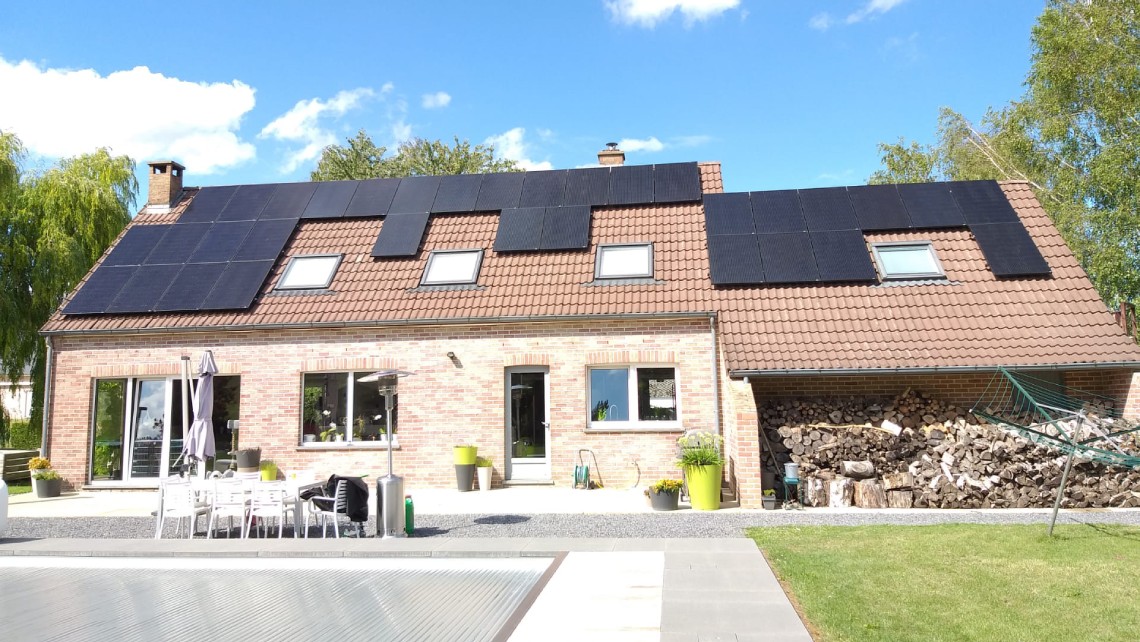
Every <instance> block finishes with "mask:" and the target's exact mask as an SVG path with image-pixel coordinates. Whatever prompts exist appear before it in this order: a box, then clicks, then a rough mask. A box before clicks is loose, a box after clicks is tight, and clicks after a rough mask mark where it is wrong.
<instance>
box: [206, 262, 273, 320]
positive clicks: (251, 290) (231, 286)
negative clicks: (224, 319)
mask: <svg viewBox="0 0 1140 642" xmlns="http://www.w3.org/2000/svg"><path fill="white" fill-rule="evenodd" d="M272 269H273V261H235V262H233V263H230V264H228V265H227V266H226V269H225V270H224V271H223V272H222V276H220V277H218V281H217V283H215V284H214V289H212V290H210V293H209V294H208V295H206V299H205V300H204V301H203V302H202V305H201V306H200V307H199V308H198V309H200V310H237V309H245V308H248V307H249V306H250V305H251V304H252V303H253V299H254V297H256V296H257V293H258V292H259V291H261V286H262V285H263V284H264V283H265V277H267V276H269V271H270V270H272Z"/></svg>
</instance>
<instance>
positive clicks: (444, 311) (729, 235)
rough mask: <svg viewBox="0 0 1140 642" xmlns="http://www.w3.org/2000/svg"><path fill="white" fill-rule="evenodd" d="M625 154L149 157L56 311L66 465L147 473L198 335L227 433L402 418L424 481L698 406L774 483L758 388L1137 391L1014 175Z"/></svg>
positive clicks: (741, 485)
mask: <svg viewBox="0 0 1140 642" xmlns="http://www.w3.org/2000/svg"><path fill="white" fill-rule="evenodd" d="M623 161H624V154H622V152H620V151H619V150H616V149H607V150H603V151H602V152H600V153H599V163H600V165H601V166H600V167H595V168H586V169H575V170H560V171H544V172H528V173H517V174H488V175H463V176H447V177H412V178H405V179H376V180H368V181H343V182H332V183H292V184H279V185H240V186H227V187H205V188H198V189H194V188H184V187H183V185H182V179H183V173H184V171H185V170H184V168H183V167H182V166H181V165H179V164H177V163H175V162H172V161H162V162H155V163H152V164H151V168H152V173H151V177H150V183H149V194H148V202H147V205H146V207H145V208H143V210H142V211H141V212H140V213H139V214H138V216H136V217H135V219H134V220H133V222H132V223H131V225H130V226H128V228H127V229H126V230H125V231H124V232H123V234H122V235H121V236H120V238H119V239H118V240H117V242H116V244H115V245H114V246H112V247H111V248H110V249H109V250H108V252H107V253H106V254H105V255H104V257H103V258H102V259H101V261H100V262H99V264H97V265H96V266H95V268H94V269H93V270H92V272H91V273H90V274H88V276H87V277H86V278H85V280H84V282H83V283H81V284H80V285H79V286H78V288H77V289H76V291H75V292H74V293H73V294H72V295H71V296H70V297H69V299H68V300H67V301H66V302H65V303H64V305H63V306H62V307H61V309H60V310H59V311H58V312H57V313H56V314H55V315H54V316H53V317H52V318H51V319H50V320H49V321H48V323H47V324H46V325H45V326H44V328H43V333H44V335H45V337H46V340H47V342H48V347H49V351H50V352H49V354H50V357H49V364H48V367H49V368H50V374H49V377H48V379H49V390H48V391H47V400H48V404H47V411H46V413H45V414H46V417H47V418H46V422H47V426H48V432H47V443H48V446H49V450H50V454H51V457H52V461H53V463H54V464H55V466H56V468H57V469H58V470H60V471H61V473H62V474H63V475H64V476H65V477H66V479H67V480H68V483H70V484H71V485H73V486H80V485H82V486H90V487H94V488H98V487H121V486H144V487H145V486H147V485H154V484H156V483H157V480H158V479H159V478H160V477H162V476H165V475H166V474H168V473H169V472H170V471H171V470H172V469H174V462H175V460H176V459H177V455H178V452H179V451H180V449H181V439H182V435H183V429H184V423H185V422H184V419H183V417H182V414H181V412H179V410H178V409H179V408H180V407H181V404H182V402H181V398H182V390H181V387H180V386H179V385H178V374H179V368H180V360H181V359H182V357H184V356H189V357H191V358H192V359H195V360H196V359H197V356H198V355H199V354H200V353H201V352H202V351H204V350H212V351H213V353H214V356H215V358H216V361H217V363H218V367H219V370H220V372H219V375H218V377H217V379H216V389H217V392H218V395H219V401H218V403H217V404H216V407H215V413H214V424H215V431H216V440H217V441H218V444H219V450H220V451H223V450H228V449H229V447H231V446H236V445H240V446H241V447H252V446H259V447H261V448H262V451H263V455H262V456H263V458H267V459H271V460H273V461H274V462H275V463H277V464H278V466H279V467H280V468H281V469H282V470H284V471H285V472H289V471H295V470H313V471H317V472H320V473H329V472H343V473H349V472H355V473H369V474H373V475H376V474H379V473H381V472H382V471H383V470H385V462H386V454H385V450H384V447H386V446H387V445H388V441H387V440H388V439H389V435H388V434H387V431H386V426H387V425H388V421H389V420H390V421H391V423H392V425H393V427H394V430H393V434H392V435H391V439H392V445H393V447H394V448H396V453H395V462H396V464H395V467H396V470H397V471H398V472H399V473H400V474H401V475H404V476H405V479H406V483H407V484H408V485H409V486H411V487H415V486H448V485H450V484H452V483H453V482H452V481H451V480H452V479H453V470H452V459H451V446H452V445H455V444H464V443H473V444H477V445H478V446H479V452H480V454H481V455H485V456H489V457H490V458H491V459H492V460H493V462H494V467H495V473H494V475H495V480H496V483H502V484H551V483H553V484H556V485H568V484H570V483H571V482H572V479H573V470H574V466H575V465H576V464H578V463H579V461H580V459H579V458H585V459H586V462H587V463H589V464H591V466H592V468H593V471H592V472H593V474H594V478H595V479H598V480H600V481H602V483H604V484H605V485H607V486H611V487H628V486H631V485H634V484H638V483H641V484H644V483H646V482H648V481H652V480H654V479H657V478H661V477H675V476H677V474H678V473H677V471H676V468H675V465H674V463H673V461H674V459H675V457H676V454H677V445H676V440H677V438H678V437H679V436H680V435H681V434H682V433H683V432H684V431H687V430H695V429H700V430H710V431H715V432H718V433H720V434H722V435H723V436H724V438H725V453H726V456H727V458H728V460H729V464H728V466H726V473H725V475H726V477H725V483H726V485H727V486H729V487H730V488H731V489H732V491H734V492H736V493H737V496H738V498H739V500H740V502H741V505H742V506H746V507H748V506H758V505H759V503H760V486H761V481H760V455H761V452H760V443H759V436H758V429H757V426H758V417H757V406H758V403H759V402H760V401H761V400H764V399H767V398H773V397H777V398H778V397H785V396H788V397H794V396H802V395H813V394H836V393H840V394H896V393H897V392H899V391H900V390H901V389H902V388H903V387H905V386H916V387H922V388H924V389H928V390H930V391H931V392H934V393H938V394H941V395H944V396H946V397H947V398H948V399H951V400H953V401H959V402H962V403H968V402H970V401H972V400H974V399H976V398H977V397H978V394H979V393H980V392H981V390H982V388H983V387H984V385H985V383H986V381H987V380H988V378H989V377H990V376H991V374H992V372H993V371H994V369H995V368H997V367H999V366H1006V367H1017V368H1028V369H1038V370H1043V371H1048V372H1050V373H1051V374H1050V376H1055V377H1060V378H1063V379H1064V381H1065V383H1066V384H1068V385H1075V386H1077V387H1082V388H1086V389H1091V390H1094V391H1101V392H1104V393H1107V394H1111V395H1114V396H1116V397H1118V398H1121V399H1127V403H1128V404H1129V410H1130V411H1133V412H1135V411H1136V410H1137V408H1136V406H1135V405H1136V403H1137V399H1138V398H1140V397H1137V393H1136V389H1137V386H1135V385H1134V374H1133V373H1134V371H1135V370H1136V369H1137V366H1138V365H1140V348H1137V346H1136V345H1135V344H1134V343H1133V342H1132V340H1131V339H1130V338H1129V337H1128V336H1126V335H1125V334H1124V332H1123V331H1122V330H1121V329H1120V328H1119V327H1118V326H1117V325H1115V324H1114V321H1113V318H1112V316H1111V314H1110V313H1109V312H1108V311H1107V310H1106V309H1105V306H1104V305H1103V304H1102V303H1101V301H1100V299H1099V298H1098V296H1097V294H1096V292H1095V290H1094V289H1093V288H1092V286H1091V284H1090V283H1089V280H1088V278H1087V277H1086V276H1085V274H1084V273H1083V271H1082V270H1081V268H1080V267H1079V266H1078V264H1077V262H1076V260H1075V259H1074V257H1073V255H1072V253H1071V252H1070V251H1069V250H1068V249H1067V247H1066V246H1065V244H1064V243H1063V241H1062V240H1061V238H1060V236H1059V235H1058V233H1057V231H1056V229H1055V228H1054V227H1053V225H1052V224H1051V223H1050V222H1049V220H1048V218H1047V217H1046V215H1045V214H1044V212H1043V211H1042V209H1041V207H1040V206H1039V204H1038V203H1037V202H1036V201H1035V200H1034V197H1033V195H1032V193H1031V192H1030V191H1029V189H1028V187H1027V186H1026V185H1025V184H1023V183H1016V182H1013V183H1002V184H998V183H994V182H985V181H983V182H968V183H938V184H928V185H917V186H913V185H911V186H907V185H899V186H893V185H889V186H860V187H850V188H826V189H813V190H784V191H772V192H751V193H736V194H725V193H723V184H722V180H721V174H720V166H719V164H717V163H677V164H667V165H655V166H653V165H644V166H634V165H625V164H624V162H623ZM388 369H395V370H403V371H407V372H411V373H413V374H412V375H411V376H408V377H405V378H402V379H399V380H398V381H397V382H395V383H396V385H397V405H396V410H394V411H393V413H392V416H391V417H389V416H387V414H386V406H385V403H384V398H383V397H382V396H381V395H380V394H379V392H378V388H377V384H376V383H374V382H371V381H361V378H362V377H365V376H366V375H368V374H370V373H373V372H375V371H380V370H388ZM231 420H232V421H236V424H235V423H231ZM235 426H236V428H237V430H236V435H235V434H234V431H233V430H232V428H233V427H235ZM587 451H588V452H587ZM591 456H592V458H591ZM595 459H596V465H594V464H595V461H594V460H595Z"/></svg>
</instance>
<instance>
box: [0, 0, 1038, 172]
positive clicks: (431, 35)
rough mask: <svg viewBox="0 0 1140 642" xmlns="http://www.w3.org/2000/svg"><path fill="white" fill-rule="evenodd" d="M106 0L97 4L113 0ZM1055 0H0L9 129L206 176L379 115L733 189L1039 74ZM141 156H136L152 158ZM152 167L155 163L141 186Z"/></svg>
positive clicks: (259, 165) (40, 150) (308, 148)
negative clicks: (708, 178) (676, 167)
mask: <svg viewBox="0 0 1140 642" xmlns="http://www.w3.org/2000/svg"><path fill="white" fill-rule="evenodd" d="M96 6H98V8H97V9H96ZM1042 8H1043V3H1042V2H1025V1H1018V2H1008V1H1007V2H993V0H988V1H983V0H954V1H953V2H946V1H943V0H833V1H830V2H824V1H813V0H802V1H796V2H774V1H760V0H575V1H542V2H539V1H534V0H513V1H502V2H499V1H496V2H472V1H470V0H455V1H452V0H447V1H443V0H441V1H438V2H428V1H419V2H347V1H346V2H337V3H315V2H275V3H268V2H210V1H207V2H182V3H179V2H161V1H159V2H156V1H155V0H148V1H147V2H125V1H124V2H111V3H99V4H98V5H93V4H90V3H83V4H80V3H73V2H52V1H49V0H39V1H37V2H31V1H15V0H13V1H11V2H5V3H3V4H2V5H0V87H2V88H3V90H2V93H0V129H2V130H5V131H14V132H15V133H17V134H18V135H19V136H20V137H21V138H22V139H23V141H24V143H25V146H27V147H28V148H29V149H30V150H31V151H32V152H33V163H36V162H44V159H50V158H55V157H60V156H68V155H74V154H78V153H83V152H86V151H91V150H93V149H94V148H96V147H99V146H109V147H111V148H112V150H113V151H114V152H115V153H124V154H129V155H130V156H131V157H132V158H135V159H136V160H138V161H146V160H154V159H158V158H174V159H175V160H178V161H180V162H182V163H183V164H185V165H186V166H187V178H186V182H187V184H189V185H216V184H231V183H252V182H277V181H292V180H306V179H307V178H308V172H309V170H311V169H312V168H313V167H314V166H315V164H316V157H317V155H318V154H319V150H320V149H321V148H322V147H323V146H324V145H325V144H328V143H330V142H343V140H344V138H346V137H348V136H351V135H352V134H353V133H355V131H356V130H357V129H360V128H364V129H365V130H367V131H368V132H369V133H370V134H371V135H372V136H373V139H374V140H375V141H376V142H377V143H378V144H384V145H388V146H389V147H394V144H395V143H396V142H398V141H399V140H403V139H405V138H407V137H409V136H418V137H423V138H429V139H435V138H442V139H445V140H450V138H451V137H452V136H454V135H458V136H459V137H460V138H466V139H470V140H471V141H472V142H475V143H481V142H488V141H489V142H494V143H495V144H496V146H497V149H498V151H499V152H500V153H502V154H503V155H506V156H508V157H511V158H514V159H516V160H518V161H519V162H520V163H522V164H523V165H524V166H526V167H530V168H549V167H553V168H570V167H578V166H583V165H588V164H590V163H593V162H596V152H597V150H599V149H601V148H602V146H603V145H604V143H606V142H607V141H621V142H622V147H623V148H624V149H625V150H626V152H627V162H628V163H638V164H641V163H663V162H675V161H687V160H716V161H721V162H722V163H723V169H724V177H725V183H726V185H725V186H726V189H728V190H730V191H741V190H755V189H778V188H794V187H816V186H825V185H849V184H859V183H862V182H864V181H865V180H866V178H867V176H868V175H869V174H870V173H871V172H872V171H873V170H874V169H876V168H877V167H878V152H877V149H876V144H878V143H879V142H882V141H894V140H896V139H897V138H898V137H899V136H905V137H908V138H915V139H918V140H920V141H923V142H929V141H930V140H931V139H932V137H933V133H934V128H935V124H936V119H937V113H938V108H939V107H940V106H943V105H947V106H951V107H954V108H955V109H958V110H959V111H961V112H963V113H964V114H965V115H966V116H967V117H969V118H971V119H975V120H976V119H980V118H981V116H982V115H983V114H984V113H985V110H986V108H987V107H989V106H999V105H1003V104H1005V103H1006V102H1008V101H1009V100H1011V99H1015V98H1017V97H1018V96H1020V95H1021V93H1022V82H1023V80H1024V77H1025V73H1026V71H1027V70H1028V67H1029V56H1030V43H1029V37H1030V28H1031V27H1032V25H1033V22H1034V20H1035V19H1036V17H1037V15H1038V14H1039V13H1040V12H1041V10H1042ZM143 175H144V173H140V176H143ZM144 189H145V186H144Z"/></svg>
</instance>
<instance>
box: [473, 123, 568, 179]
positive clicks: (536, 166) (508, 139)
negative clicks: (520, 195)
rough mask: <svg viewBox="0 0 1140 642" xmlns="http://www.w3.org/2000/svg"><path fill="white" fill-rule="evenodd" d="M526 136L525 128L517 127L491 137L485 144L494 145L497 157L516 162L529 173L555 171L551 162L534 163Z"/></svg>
mask: <svg viewBox="0 0 1140 642" xmlns="http://www.w3.org/2000/svg"><path fill="white" fill-rule="evenodd" d="M525 136H526V129H525V128H523V127H515V128H514V129H510V130H507V131H505V132H503V133H501V134H499V135H497V136H489V137H488V138H487V140H485V141H483V142H484V144H487V145H494V146H495V154H496V155H498V156H501V157H502V158H508V159H510V160H513V161H515V162H516V163H518V164H519V167H521V168H523V169H525V170H527V171H528V172H530V171H535V170H540V169H554V165H551V164H550V161H534V160H532V159H531V158H530V156H531V153H532V152H531V149H530V144H529V143H527V142H526V140H525Z"/></svg>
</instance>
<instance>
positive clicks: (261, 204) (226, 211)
mask: <svg viewBox="0 0 1140 642" xmlns="http://www.w3.org/2000/svg"><path fill="white" fill-rule="evenodd" d="M275 191H277V186H276V185H241V186H240V187H238V188H237V191H236V192H234V195H233V196H232V197H231V198H230V200H229V202H228V203H226V206H225V208H223V209H222V213H221V214H219V215H218V218H217V220H219V221H256V220H257V217H258V216H259V215H260V214H261V210H263V209H265V206H266V204H268V203H269V199H270V198H271V197H272V196H273V192H275Z"/></svg>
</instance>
